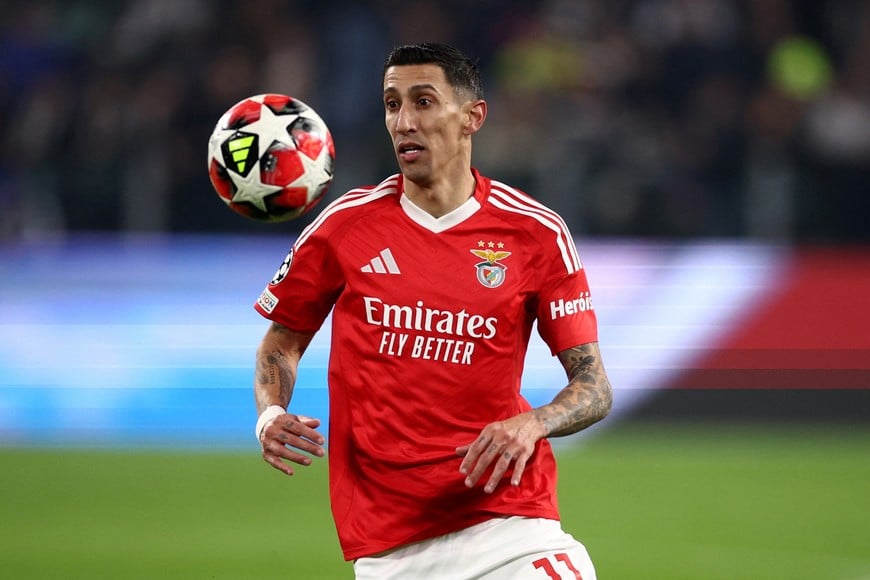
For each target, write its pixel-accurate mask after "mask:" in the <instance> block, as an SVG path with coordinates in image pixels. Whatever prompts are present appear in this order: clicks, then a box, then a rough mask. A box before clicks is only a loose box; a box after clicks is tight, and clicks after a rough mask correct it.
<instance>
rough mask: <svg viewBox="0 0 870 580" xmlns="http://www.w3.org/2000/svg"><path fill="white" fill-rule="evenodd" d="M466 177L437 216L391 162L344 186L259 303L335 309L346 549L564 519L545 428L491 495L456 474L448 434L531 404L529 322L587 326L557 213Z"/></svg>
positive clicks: (299, 311) (338, 500)
mask: <svg viewBox="0 0 870 580" xmlns="http://www.w3.org/2000/svg"><path fill="white" fill-rule="evenodd" d="M474 175H475V178H476V182H477V186H476V190H475V192H474V196H473V197H472V198H470V199H469V200H468V201H467V202H466V203H464V204H463V205H462V206H460V207H459V208H457V209H456V210H454V211H453V212H451V213H449V214H447V215H445V216H442V217H441V218H434V217H432V216H431V215H430V214H428V213H426V212H424V211H423V210H421V209H420V208H418V207H416V206H415V205H413V203H412V202H411V201H410V200H409V199H408V198H407V197H405V196H404V195H403V193H402V192H403V181H402V176H401V175H394V176H392V177H390V178H389V179H387V180H385V181H383V182H382V183H381V184H380V185H378V186H376V187H372V188H364V189H356V190H352V191H350V192H348V193H346V194H345V195H343V196H342V197H340V198H339V199H337V200H336V201H334V202H333V203H332V204H330V205H329V206H327V207H326V208H325V209H324V210H323V212H322V213H321V214H320V215H319V216H318V217H317V218H316V219H315V220H314V221H313V222H312V223H311V224H310V225H309V226H308V227H307V228H306V229H305V230H304V231H303V232H302V233H301V234H300V236H299V238H298V239H297V240H296V243H295V244H294V246H293V249H292V250H291V252H290V254H289V255H288V259H287V260H285V263H284V265H283V266H282V267H281V269H280V270H279V271H278V274H276V276H275V278H274V279H273V280H272V282H271V283H270V284H269V285H268V286H267V288H266V289H265V290H264V291H263V294H262V295H261V296H260V298H259V300H258V301H257V303H256V306H255V307H256V309H257V310H258V311H259V312H260V314H262V315H263V316H265V317H266V318H269V319H271V320H273V321H275V322H278V323H280V324H283V325H285V326H287V327H288V328H291V329H293V330H296V331H300V332H314V331H316V330H318V329H319V328H320V326H321V324H322V323H323V321H324V320H325V319H326V317H327V316H328V314H329V312H330V310H331V309H333V308H334V312H333V317H332V339H331V340H332V344H331V349H330V358H329V370H328V377H329V379H328V380H329V397H330V399H329V400H330V427H329V478H330V497H331V503H332V511H333V517H334V518H335V524H336V528H337V531H338V537H339V540H340V543H341V546H342V549H343V551H344V557H345V558H346V559H348V560H352V559H355V558H359V557H362V556H369V555H372V554H376V553H378V552H382V551H385V550H388V549H390V548H394V547H397V546H401V545H403V544H407V543H410V542H416V541H420V540H424V539H427V538H431V537H435V536H439V535H442V534H446V533H448V532H452V531H456V530H458V529H462V528H465V527H468V526H470V525H473V524H476V523H479V522H482V521H484V520H487V519H489V518H491V517H493V516H498V515H519V516H528V517H542V518H549V519H558V517H559V514H558V508H557V503H556V464H555V460H554V457H553V453H552V450H551V447H550V444H549V443H548V442H547V441H546V440H541V441H539V442H538V444H537V449H536V451H535V453H534V455H533V456H532V458H531V459H530V460H529V463H528V464H527V466H526V469H525V473H524V474H523V479H522V481H521V483H520V485H519V486H518V487H513V486H511V485H510V484H509V480H508V478H509V474H508V475H506V476H505V478H506V479H505V480H503V481H502V483H501V484H500V485H499V486H498V487H497V488H496V490H495V492H494V493H492V494H491V495H488V494H486V493H484V492H483V484H482V483H481V484H480V485H478V486H476V487H475V488H474V489H468V488H466V487H465V484H464V479H465V476H464V475H462V474H461V473H460V472H459V464H460V463H461V461H462V460H461V458H460V457H458V456H457V455H456V451H455V450H456V447H458V446H460V445H465V444H468V443H471V442H472V441H473V440H474V439H475V438H476V437H477V436H478V434H479V433H480V431H481V430H482V429H483V427H484V426H486V425H487V424H488V423H491V422H493V421H498V420H502V419H507V418H509V417H512V416H514V415H517V414H519V413H522V412H524V411H527V410H529V409H530V405H529V403H528V402H527V401H526V400H525V399H524V398H523V397H522V396H521V394H520V379H521V375H522V373H523V363H524V360H525V355H526V347H527V344H528V341H529V336H530V333H531V331H532V328H533V323H534V322H535V321H536V320H537V328H538V332H539V333H540V335H541V337H542V338H543V339H544V341H545V342H546V343H547V345H548V346H549V347H550V349H551V351H552V353H553V354H556V353H558V352H560V351H562V350H565V349H568V348H571V347H574V346H577V345H580V344H585V343H588V342H594V341H596V340H597V323H596V319H595V314H594V311H593V310H592V304H591V300H590V296H589V287H588V284H587V281H586V275H585V272H584V270H583V267H582V265H581V262H580V259H579V257H578V255H577V252H576V249H575V246H574V242H573V239H572V237H571V235H570V233H569V232H568V229H567V227H566V226H565V223H564V222H563V221H562V219H561V218H560V217H559V216H558V215H557V214H556V213H554V212H553V211H551V210H549V209H547V208H545V207H544V206H543V205H541V204H540V203H538V202H536V201H534V200H533V199H532V198H530V197H529V196H527V195H526V194H524V193H522V192H520V191H517V190H516V189H512V188H510V187H508V186H506V185H504V184H501V183H498V182H496V181H491V180H490V179H488V178H486V177H483V176H481V175H480V174H479V173H478V172H477V171H474ZM557 386H562V385H554V387H557ZM487 477H488V475H486V476H484V478H483V479H482V480H481V482H485V481H486V478H487Z"/></svg>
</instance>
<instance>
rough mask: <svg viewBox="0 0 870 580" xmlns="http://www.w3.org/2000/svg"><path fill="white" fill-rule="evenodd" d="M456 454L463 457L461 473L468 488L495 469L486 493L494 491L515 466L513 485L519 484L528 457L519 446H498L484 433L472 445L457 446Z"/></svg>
mask: <svg viewBox="0 0 870 580" xmlns="http://www.w3.org/2000/svg"><path fill="white" fill-rule="evenodd" d="M456 453H457V454H458V455H461V456H464V458H463V460H462V463H461V464H460V466H459V471H460V472H461V473H462V474H464V475H466V478H465V486H466V487H469V488H471V487H474V486H475V485H477V483H478V482H479V481H480V479H481V478H482V477H483V475H484V474H485V473H486V471H487V470H488V469H489V468H490V466H492V473H491V474H490V476H489V479H488V480H487V482H486V484H485V485H484V487H483V491H484V492H485V493H492V492H493V491H495V488H496V487H497V486H498V483H499V482H500V481H501V480H502V479H503V478H504V476H505V474H506V473H507V472H508V470H509V469H510V468H511V465H512V464H513V467H514V471H513V474H512V476H511V484H512V485H519V483H520V479H521V478H522V475H523V470H524V469H525V465H526V461H527V460H528V455H529V454H528V453H527V452H526V451H525V449H523V447H522V446H521V445H519V444H515V443H514V444H509V443H499V442H497V441H495V440H493V439H491V438H490V437H489V436H487V435H484V434H483V433H482V434H481V436H480V437H478V438H477V440H475V441H474V443H472V444H471V445H463V446H461V447H457V448H456Z"/></svg>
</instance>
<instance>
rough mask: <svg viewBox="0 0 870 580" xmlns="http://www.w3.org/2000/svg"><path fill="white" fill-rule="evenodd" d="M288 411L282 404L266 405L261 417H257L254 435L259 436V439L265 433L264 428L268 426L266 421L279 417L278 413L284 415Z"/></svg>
mask: <svg viewBox="0 0 870 580" xmlns="http://www.w3.org/2000/svg"><path fill="white" fill-rule="evenodd" d="M286 412H287V411H286V410H285V409H284V407H282V406H281V405H269V406H268V407H266V410H265V411H263V412H262V413H260V417H259V418H258V419H257V427H256V428H255V431H254V435H255V436H256V437H257V441H259V440H260V435H262V434H263V429H265V428H266V423H268V422H269V421H271V420H272V419H274V418H275V417H277V416H278V415H283V414H284V413H286Z"/></svg>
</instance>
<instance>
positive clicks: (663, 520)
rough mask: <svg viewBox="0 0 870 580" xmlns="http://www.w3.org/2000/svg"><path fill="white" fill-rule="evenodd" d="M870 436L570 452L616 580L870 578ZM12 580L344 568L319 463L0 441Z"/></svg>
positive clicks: (712, 437)
mask: <svg viewBox="0 0 870 580" xmlns="http://www.w3.org/2000/svg"><path fill="white" fill-rule="evenodd" d="M868 452H870V430H867V429H863V430H847V429H842V428H841V429H835V428H830V429H827V430H808V429H798V428H780V429H774V428H765V429H761V428H751V427H745V426H744V427H741V426H739V425H720V426H703V425H696V426H681V427H671V428H668V429H664V428H655V427H637V426H635V427H619V428H616V429H610V430H604V431H602V432H601V433H599V434H596V435H595V436H594V437H590V438H588V440H587V441H586V442H585V443H584V444H583V445H581V446H579V447H571V448H568V447H560V448H559V450H558V455H559V462H560V463H559V464H560V482H561V487H560V497H561V504H562V506H561V507H562V514H563V521H564V526H565V528H566V529H567V530H568V531H570V532H571V533H573V534H574V535H575V536H576V537H577V538H578V539H580V540H581V541H583V542H584V543H585V544H586V546H587V548H588V549H589V551H590V553H591V555H592V558H593V560H594V561H595V563H596V567H597V568H598V574H599V577H600V578H602V579H603V580H606V579H633V578H638V579H641V578H642V579H658V578H661V579H668V580H677V579H719V578H721V579H723V580H724V579H729V580H731V579H735V578H759V579H778V578H782V579H796V578H826V579H858V578H870V550H868V548H867V542H868V539H870V523H868V521H870V453H868ZM0 474H2V475H0V570H2V571H0V575H2V576H3V577H4V578H15V579H29V578H40V579H42V578H64V579H66V578H87V579H99V578H113V579H118V578H123V579H135V578H149V579H150V578H162V579H172V578H179V579H181V578H184V579H198V578H206V579H207V578H215V579H239V578H261V579H268V578H293V579H306V578H312V579H318V580H320V579H324V580H325V579H330V578H352V570H351V567H350V565H349V564H347V563H345V562H343V561H342V559H341V555H340V550H339V547H338V541H337V539H336V536H335V532H334V530H333V527H332V520H331V516H330V512H329V507H328V497H327V489H326V470H325V467H324V466H323V464H322V462H321V463H320V465H318V466H315V467H312V468H309V469H307V470H302V471H301V473H298V474H297V475H296V476H294V477H293V478H292V479H287V478H286V477H284V476H282V475H281V474H280V473H278V472H277V471H274V470H272V469H271V468H269V467H268V466H267V465H266V464H265V463H263V462H262V461H261V460H260V458H259V456H258V455H257V454H256V452H251V453H247V454H241V453H226V454H219V453H190V454H185V453H168V452H148V451H120V450H114V451H81V450H64V449H45V450H34V449H0Z"/></svg>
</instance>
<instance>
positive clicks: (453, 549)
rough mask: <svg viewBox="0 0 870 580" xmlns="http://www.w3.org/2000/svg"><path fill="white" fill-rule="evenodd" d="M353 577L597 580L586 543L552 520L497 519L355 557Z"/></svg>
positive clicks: (368, 579)
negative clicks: (579, 579) (366, 555)
mask: <svg viewBox="0 0 870 580" xmlns="http://www.w3.org/2000/svg"><path fill="white" fill-rule="evenodd" d="M353 570H354V573H355V574H356V579H357V580H388V579H402V580H416V579H420V580H463V579H468V580H470V579H472V578H474V579H478V580H503V579H505V580H506V579H510V580H514V579H517V580H520V579H523V580H525V579H528V580H556V579H563V580H576V579H578V578H581V579H582V580H595V567H594V566H593V565H592V560H591V559H590V558H589V554H588V552H587V551H586V548H585V547H584V546H583V544H581V543H580V542H578V541H577V540H575V539H574V538H573V537H572V536H571V535H570V534H567V533H565V532H564V531H563V530H562V525H561V524H560V523H559V522H557V521H555V520H547V519H540V518H523V517H516V516H514V517H506V518H495V519H492V520H488V521H486V522H483V523H481V524H477V525H475V526H471V527H470V528H466V529H464V530H460V531H458V532H453V533H450V534H446V535H444V536H439V537H437V538H432V539H429V540H424V541H422V542H417V543H414V544H410V545H408V546H404V547H401V548H397V549H395V550H393V551H390V552H387V553H386V554H383V555H379V556H375V557H368V558H359V559H358V560H356V561H355V562H354V565H353Z"/></svg>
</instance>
